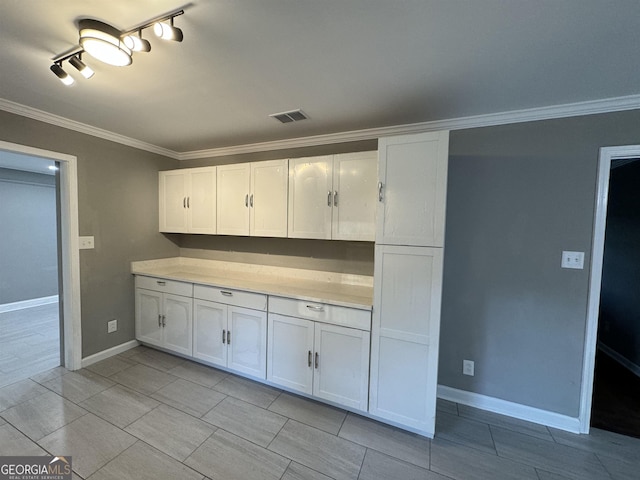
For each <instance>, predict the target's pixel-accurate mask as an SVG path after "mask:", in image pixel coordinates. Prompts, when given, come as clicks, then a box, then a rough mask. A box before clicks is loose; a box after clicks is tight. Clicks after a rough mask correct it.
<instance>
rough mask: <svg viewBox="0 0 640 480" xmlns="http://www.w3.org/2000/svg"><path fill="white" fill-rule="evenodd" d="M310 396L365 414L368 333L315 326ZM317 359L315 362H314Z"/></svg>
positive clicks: (317, 324) (321, 324)
mask: <svg viewBox="0 0 640 480" xmlns="http://www.w3.org/2000/svg"><path fill="white" fill-rule="evenodd" d="M314 344H315V352H316V353H315V355H317V363H316V364H315V372H314V377H313V394H314V395H315V396H317V397H320V398H324V399H325V400H329V401H332V402H335V403H339V404H341V405H345V406H348V407H352V408H358V409H360V410H363V411H366V410H367V406H368V401H367V399H368V387H369V332H364V331H362V330H355V329H352V328H344V327H336V326H333V325H327V324H324V323H316V324H315V340H314ZM315 361H316V358H314V362H315Z"/></svg>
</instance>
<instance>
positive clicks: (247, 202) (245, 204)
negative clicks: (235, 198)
mask: <svg viewBox="0 0 640 480" xmlns="http://www.w3.org/2000/svg"><path fill="white" fill-rule="evenodd" d="M244 206H245V207H248V206H249V194H248V193H247V194H246V195H245V196H244Z"/></svg>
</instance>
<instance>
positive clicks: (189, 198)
mask: <svg viewBox="0 0 640 480" xmlns="http://www.w3.org/2000/svg"><path fill="white" fill-rule="evenodd" d="M189 200H191V197H187V208H191V207H190V206H189Z"/></svg>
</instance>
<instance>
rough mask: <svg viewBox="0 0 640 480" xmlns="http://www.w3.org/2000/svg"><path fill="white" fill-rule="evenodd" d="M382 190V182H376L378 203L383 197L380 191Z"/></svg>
mask: <svg viewBox="0 0 640 480" xmlns="http://www.w3.org/2000/svg"><path fill="white" fill-rule="evenodd" d="M383 188H384V185H383V184H382V182H378V201H379V202H381V201H382V200H383V199H384V197H383V195H382V189H383Z"/></svg>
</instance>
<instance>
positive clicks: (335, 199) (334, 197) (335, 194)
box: [333, 190, 338, 207]
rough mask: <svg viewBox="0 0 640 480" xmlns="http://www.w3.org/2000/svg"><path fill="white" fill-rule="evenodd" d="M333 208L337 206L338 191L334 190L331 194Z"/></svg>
mask: <svg viewBox="0 0 640 480" xmlns="http://www.w3.org/2000/svg"><path fill="white" fill-rule="evenodd" d="M333 206H334V207H337V206H338V191H337V190H335V191H334V192H333Z"/></svg>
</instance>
